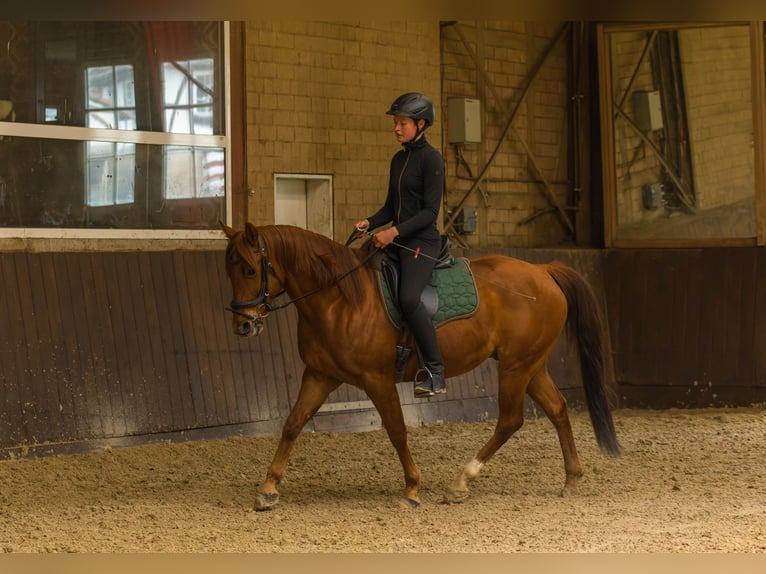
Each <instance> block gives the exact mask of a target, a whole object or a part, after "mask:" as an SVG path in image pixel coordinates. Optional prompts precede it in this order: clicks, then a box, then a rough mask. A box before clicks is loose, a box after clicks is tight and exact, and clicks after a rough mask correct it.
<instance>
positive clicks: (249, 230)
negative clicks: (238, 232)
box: [245, 221, 258, 247]
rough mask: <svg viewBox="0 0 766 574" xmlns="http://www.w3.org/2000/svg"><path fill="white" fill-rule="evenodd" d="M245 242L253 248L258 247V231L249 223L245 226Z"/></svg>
mask: <svg viewBox="0 0 766 574" xmlns="http://www.w3.org/2000/svg"><path fill="white" fill-rule="evenodd" d="M245 240H246V241H247V242H248V243H249V244H250V245H252V246H253V247H255V246H256V245H258V230H257V229H256V228H255V225H253V224H252V223H250V222H249V221H248V222H247V223H246V224H245Z"/></svg>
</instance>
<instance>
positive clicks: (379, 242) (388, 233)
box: [373, 227, 399, 249]
mask: <svg viewBox="0 0 766 574" xmlns="http://www.w3.org/2000/svg"><path fill="white" fill-rule="evenodd" d="M397 237H399V231H398V230H397V229H396V227H389V228H388V229H384V230H383V231H381V232H379V233H376V234H375V241H374V242H373V244H374V245H375V247H377V248H378V249H383V248H384V247H386V246H387V245H389V244H390V243H391V242H392V241H393V240H394V239H396V238H397Z"/></svg>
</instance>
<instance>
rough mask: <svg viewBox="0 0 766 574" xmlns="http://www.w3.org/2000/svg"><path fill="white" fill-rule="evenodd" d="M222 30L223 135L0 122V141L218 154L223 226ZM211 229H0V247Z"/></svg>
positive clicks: (227, 156)
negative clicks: (153, 147) (8, 242)
mask: <svg viewBox="0 0 766 574" xmlns="http://www.w3.org/2000/svg"><path fill="white" fill-rule="evenodd" d="M221 24H222V25H223V80H224V81H223V106H224V117H223V133H222V134H214V135H197V134H180V133H166V132H150V131H140V130H135V131H123V130H116V129H104V128H87V127H80V126H62V125H52V124H29V123H19V122H0V136H11V137H24V138H37V139H58V140H68V141H81V142H83V143H84V142H87V141H104V142H110V143H133V144H147V145H163V146H185V147H197V148H208V147H210V148H222V149H224V162H225V170H226V171H225V173H226V177H225V183H224V190H225V191H224V192H225V197H224V205H225V222H226V223H229V224H230V223H231V222H232V218H233V213H232V205H233V198H232V190H233V187H234V186H233V184H232V179H233V177H232V155H233V151H232V140H233V138H232V121H231V119H232V110H231V107H232V51H231V49H232V35H231V22H230V21H222V22H221ZM221 236H222V232H221V231H220V230H217V229H107V228H55V227H49V228H46V227H0V242H2V241H3V240H8V239H25V240H26V239H30V240H34V239H38V238H39V239H52V238H55V239H63V240H70V239H71V240H90V239H118V240H119V239H148V240H158V239H173V240H176V239H183V240H195V239H219V238H220V237H221Z"/></svg>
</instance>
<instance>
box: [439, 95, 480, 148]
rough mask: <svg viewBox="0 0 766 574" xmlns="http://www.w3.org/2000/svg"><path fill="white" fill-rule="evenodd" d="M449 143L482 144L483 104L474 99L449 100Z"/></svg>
mask: <svg viewBox="0 0 766 574" xmlns="http://www.w3.org/2000/svg"><path fill="white" fill-rule="evenodd" d="M447 134H448V140H449V143H456V144H467V143H479V142H481V102H480V101H479V100H476V99H472V98H448V99H447Z"/></svg>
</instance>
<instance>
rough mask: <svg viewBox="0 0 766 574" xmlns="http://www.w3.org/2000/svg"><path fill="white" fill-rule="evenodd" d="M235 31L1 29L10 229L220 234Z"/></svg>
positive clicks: (1, 193) (194, 26) (0, 94)
mask: <svg viewBox="0 0 766 574" xmlns="http://www.w3.org/2000/svg"><path fill="white" fill-rule="evenodd" d="M224 30H225V24H224V23H221V22H22V21H0V45H2V46H3V47H4V49H3V50H2V51H0V115H2V117H0V227H11V228H13V227H24V228H27V227H31V228H34V227H71V228H78V227H83V228H88V227H95V228H116V229H215V228H217V225H218V224H217V222H218V221H219V219H220V220H223V219H225V201H226V177H227V174H226V157H227V153H229V150H228V149H227V146H228V142H227V139H226V137H225V115H224V112H225V98H226V94H225V86H224V77H225V65H226V62H225V54H226V46H225V45H224ZM5 108H8V113H6V114H2V112H3V110H4V109H5ZM42 126H44V129H42Z"/></svg>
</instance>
